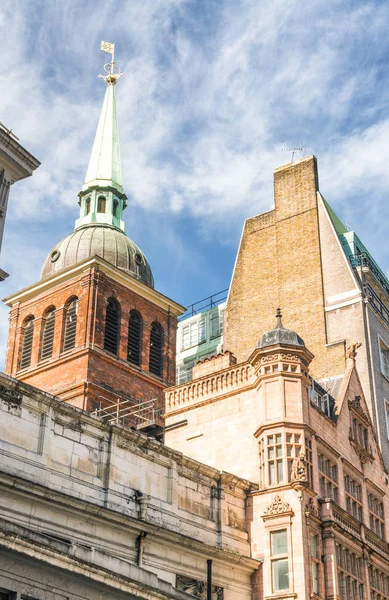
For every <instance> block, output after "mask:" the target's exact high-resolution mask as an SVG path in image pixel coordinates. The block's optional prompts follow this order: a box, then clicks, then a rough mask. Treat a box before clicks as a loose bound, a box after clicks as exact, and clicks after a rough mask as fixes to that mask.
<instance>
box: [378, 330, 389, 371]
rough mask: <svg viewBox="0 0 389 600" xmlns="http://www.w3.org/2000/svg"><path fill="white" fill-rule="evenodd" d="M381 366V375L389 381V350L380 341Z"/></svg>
mask: <svg viewBox="0 0 389 600" xmlns="http://www.w3.org/2000/svg"><path fill="white" fill-rule="evenodd" d="M380 364H381V373H382V374H383V375H385V377H386V378H387V379H389V348H388V346H387V345H386V344H384V342H383V341H382V340H380Z"/></svg>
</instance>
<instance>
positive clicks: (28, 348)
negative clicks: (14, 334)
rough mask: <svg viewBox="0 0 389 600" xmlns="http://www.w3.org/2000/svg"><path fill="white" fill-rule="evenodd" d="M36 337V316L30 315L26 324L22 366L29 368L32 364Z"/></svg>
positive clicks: (22, 367)
mask: <svg viewBox="0 0 389 600" xmlns="http://www.w3.org/2000/svg"><path fill="white" fill-rule="evenodd" d="M33 339H34V317H29V319H28V320H27V322H26V324H25V325H24V331H23V342H22V353H21V357H20V368H21V369H27V367H29V366H30V364H31V355H32V343H33Z"/></svg>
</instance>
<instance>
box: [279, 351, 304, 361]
mask: <svg viewBox="0 0 389 600" xmlns="http://www.w3.org/2000/svg"><path fill="white" fill-rule="evenodd" d="M281 360H288V361H289V362H300V358H299V357H298V356H296V354H290V352H288V354H281Z"/></svg>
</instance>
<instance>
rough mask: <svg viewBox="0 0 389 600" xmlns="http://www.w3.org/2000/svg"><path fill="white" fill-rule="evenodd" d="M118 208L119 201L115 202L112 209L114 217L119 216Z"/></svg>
mask: <svg viewBox="0 0 389 600" xmlns="http://www.w3.org/2000/svg"><path fill="white" fill-rule="evenodd" d="M118 206H119V202H118V201H117V200H114V201H113V207H112V214H113V216H114V217H117V216H118Z"/></svg>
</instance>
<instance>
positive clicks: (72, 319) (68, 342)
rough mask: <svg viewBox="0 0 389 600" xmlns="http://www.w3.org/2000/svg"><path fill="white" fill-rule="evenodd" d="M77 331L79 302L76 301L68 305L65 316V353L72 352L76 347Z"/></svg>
mask: <svg viewBox="0 0 389 600" xmlns="http://www.w3.org/2000/svg"><path fill="white" fill-rule="evenodd" d="M76 330H77V300H76V299H74V300H72V301H71V302H69V304H68V305H67V308H66V314H65V333H64V336H63V352H66V350H71V349H72V348H74V346H75V345H76Z"/></svg>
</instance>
